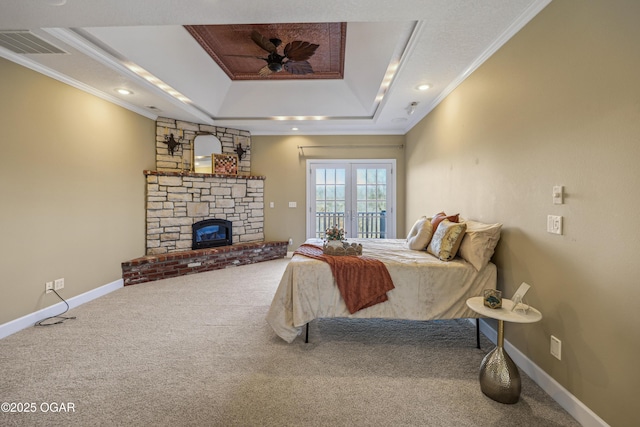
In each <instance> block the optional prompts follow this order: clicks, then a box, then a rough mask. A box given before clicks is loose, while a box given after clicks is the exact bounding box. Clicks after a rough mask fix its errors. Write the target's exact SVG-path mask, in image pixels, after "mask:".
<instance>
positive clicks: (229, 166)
mask: <svg viewBox="0 0 640 427" xmlns="http://www.w3.org/2000/svg"><path fill="white" fill-rule="evenodd" d="M211 158H212V159H213V165H212V172H213V174H214V175H215V174H222V175H237V174H238V156H237V155H236V154H215V153H214V154H211Z"/></svg>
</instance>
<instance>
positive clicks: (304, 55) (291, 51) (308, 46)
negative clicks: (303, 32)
mask: <svg viewBox="0 0 640 427" xmlns="http://www.w3.org/2000/svg"><path fill="white" fill-rule="evenodd" d="M318 46H319V45H317V44H313V43H309V42H303V41H299V40H296V41H292V42H291V43H287V45H286V46H285V48H284V56H286V57H287V58H289V59H291V60H292V61H306V60H307V59H309V58H311V57H312V56H313V54H314V53H316V49H317V48H318Z"/></svg>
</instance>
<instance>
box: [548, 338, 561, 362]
mask: <svg viewBox="0 0 640 427" xmlns="http://www.w3.org/2000/svg"><path fill="white" fill-rule="evenodd" d="M550 352H551V355H552V356H553V357H555V358H556V359H558V360H562V341H560V340H559V339H558V338H556V337H554V336H553V335H551V347H550Z"/></svg>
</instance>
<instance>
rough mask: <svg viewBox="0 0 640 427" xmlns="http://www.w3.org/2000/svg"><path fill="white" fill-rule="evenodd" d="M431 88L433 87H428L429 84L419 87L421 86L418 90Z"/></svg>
mask: <svg viewBox="0 0 640 427" xmlns="http://www.w3.org/2000/svg"><path fill="white" fill-rule="evenodd" d="M430 87H431V86H430V85H428V84H422V85H419V86H418V87H417V89H418V90H427V89H429V88H430Z"/></svg>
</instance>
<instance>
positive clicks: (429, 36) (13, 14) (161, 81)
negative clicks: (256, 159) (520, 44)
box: [0, 0, 551, 135]
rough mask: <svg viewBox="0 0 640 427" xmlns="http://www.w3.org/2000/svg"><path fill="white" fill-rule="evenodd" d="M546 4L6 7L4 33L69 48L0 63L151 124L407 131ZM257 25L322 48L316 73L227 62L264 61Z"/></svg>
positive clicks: (211, 2)
mask: <svg viewBox="0 0 640 427" xmlns="http://www.w3.org/2000/svg"><path fill="white" fill-rule="evenodd" d="M550 1H551V0H486V1H481V2H480V1H475V2H469V1H467V0H447V1H444V0H352V1H349V2H344V1H341V0H324V1H322V2H318V1H305V0H271V1H269V2H268V3H260V2H250V1H241V0H239V1H233V2H232V1H218V0H206V1H193V2H185V3H184V4H183V3H180V2H176V1H175V0H110V1H108V2H107V1H101V0H84V1H73V2H72V1H67V2H65V1H45V0H37V1H36V0H30V1H14V2H4V3H3V5H2V14H0V32H2V31H5V32H6V31H16V30H20V31H24V32H28V35H29V38H31V39H40V40H41V41H43V42H44V43H48V44H50V45H52V46H55V47H57V48H59V49H60V50H61V51H64V53H59V54H55V53H51V54H49V53H16V51H15V50H11V49H8V48H6V47H2V46H0V57H4V58H6V59H8V60H10V61H13V62H16V63H18V64H21V65H23V66H25V67H28V68H30V69H33V70H35V71H37V72H39V73H42V74H45V75H47V76H50V77H52V78H55V79H57V80H60V81H62V82H64V83H66V84H69V85H72V86H74V87H76V88H79V89H81V90H83V91H86V92H89V93H91V94H94V95H96V96H99V97H101V98H103V99H106V100H108V101H110V102H113V103H115V104H118V105H120V106H122V107H124V108H127V109H130V110H132V111H135V112H136V113H138V114H141V115H144V116H146V117H149V118H151V119H156V118H157V117H158V116H161V117H170V118H174V119H177V120H184V121H188V122H194V123H200V124H210V125H215V126H221V127H230V128H235V129H243V130H248V131H250V132H251V133H253V134H256V135H282V134H291V133H296V134H309V135H311V134H324V135H346V134H360V135H365V134H376V135H382V134H394V135H403V134H405V133H407V132H408V131H409V130H410V129H411V128H412V127H413V126H415V125H416V124H417V123H419V122H420V120H421V119H422V118H423V117H424V116H425V115H427V114H428V113H429V112H430V111H432V110H433V108H435V107H436V106H437V105H438V104H439V103H440V102H441V101H442V100H443V99H445V98H446V97H447V95H448V94H450V93H451V92H452V91H453V90H455V88H456V87H457V86H458V85H459V84H460V83H461V82H462V81H464V79H466V78H467V77H468V76H469V75H471V74H472V73H473V72H474V70H475V69H476V68H478V67H479V66H480V65H481V64H482V63H483V62H484V61H485V60H486V59H487V58H489V57H490V56H491V55H492V54H493V53H494V52H496V51H497V50H498V49H499V48H500V47H501V46H502V45H503V44H504V43H505V42H507V41H508V40H509V38H511V37H512V36H513V35H514V34H516V33H517V32H518V31H519V30H520V29H521V28H522V27H523V26H524V25H526V24H527V23H528V22H529V21H530V20H531V19H533V18H534V17H535V16H536V14H538V13H539V12H540V11H541V10H542V9H543V8H544V7H545V6H546V5H547V4H548V3H549V2H550ZM300 23H304V24H309V28H310V29H308V30H305V29H304V28H303V27H302V26H301V25H302V24H300ZM256 25H257V26H259V27H257V28H260V29H261V32H263V33H264V36H265V37H267V38H270V37H272V36H274V35H276V36H277V37H278V38H280V39H281V40H282V42H283V45H282V46H281V48H282V49H284V46H286V44H287V43H288V42H289V41H291V40H292V39H302V40H303V41H308V42H310V43H317V44H319V45H320V46H319V48H318V50H317V51H316V53H314V55H313V56H312V57H311V58H310V59H311V60H313V62H310V63H311V64H312V67H313V69H314V71H315V72H314V73H313V74H312V75H306V76H304V77H303V78H288V77H289V76H286V77H285V75H284V74H282V73H274V74H272V75H271V76H270V77H268V78H260V79H258V78H257V77H256V73H257V72H258V71H259V69H260V68H259V67H262V66H264V61H262V60H259V59H254V58H241V57H236V58H235V59H234V60H228V59H229V58H227V56H229V55H228V53H229V52H228V51H227V50H226V49H229V48H230V47H231V46H232V45H233V43H240V45H239V46H236V47H232V48H231V50H232V52H242V53H241V54H247V55H255V54H256V52H258V55H264V53H266V52H264V53H263V52H261V50H260V48H259V47H258V46H257V45H256V43H253V42H252V41H251V40H250V36H249V35H250V34H251V33H250V31H249V28H256V27H255V26H256ZM305 26H306V25H305ZM336 27H337V28H339V31H338V30H336V29H335V28H336ZM345 27H346V28H345ZM186 28H213V29H214V30H215V29H218V28H222V29H224V28H227V30H228V29H229V28H230V29H232V30H233V31H231V35H228V36H225V35H224V34H216V35H215V36H211V37H204V36H203V37H202V39H203V40H205V41H206V40H208V42H206V43H205V46H209V47H208V48H206V47H205V48H203V46H202V44H201V43H200V42H199V41H196V39H195V38H194V37H193V35H192V34H191V33H190V32H189V31H187V29H186ZM234 29H235V30H234ZM325 29H328V30H327V31H328V32H327V34H328V35H321V34H320V33H323V32H324V31H325ZM272 30H273V31H272ZM234 31H235V32H236V34H235V35H233V32H234ZM289 31H290V32H289ZM304 31H309V32H304ZM238 32H240V33H238ZM276 33H277V34H276ZM224 37H230V38H229V40H228V41H222V40H226V39H225V38H224ZM318 40H320V41H318ZM336 52H340V53H339V59H336V56H337V55H336ZM234 54H235V53H234ZM216 58H217V60H216ZM336 64H337V65H336ZM336 67H337V68H336ZM332 74H333V76H335V77H332V78H327V77H329V76H330V75H332ZM426 85H428V86H429V89H428V90H425V91H419V90H418V89H417V88H418V87H419V86H426ZM118 88H123V89H128V90H129V92H131V93H130V94H128V95H126V94H120V93H119V92H117V90H116V89H118ZM294 128H295V129H296V130H295V131H294V130H293V129H294Z"/></svg>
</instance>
